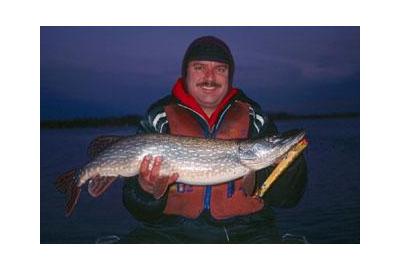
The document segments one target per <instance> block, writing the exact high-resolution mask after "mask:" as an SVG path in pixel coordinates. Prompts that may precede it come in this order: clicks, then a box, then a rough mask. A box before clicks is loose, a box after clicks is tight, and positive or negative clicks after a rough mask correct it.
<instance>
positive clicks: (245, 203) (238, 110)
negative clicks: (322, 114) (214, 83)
mask: <svg viewBox="0 0 400 270" xmlns="http://www.w3.org/2000/svg"><path fill="white" fill-rule="evenodd" d="M164 109H165V112H166V115H167V119H168V123H169V129H170V133H171V134H173V135H183V136H192V137H204V132H203V129H202V127H201V126H200V124H199V123H198V122H197V121H196V119H194V117H193V112H191V111H190V110H189V109H186V108H184V107H182V106H180V105H178V104H171V105H167V106H165V107H164ZM248 130H249V104H247V103H245V102H242V101H236V102H234V103H233V104H232V106H231V107H230V108H229V109H228V110H227V112H226V114H225V118H224V120H223V121H222V123H221V124H220V126H219V128H218V130H217V134H216V138H218V139H244V138H247V135H248ZM253 177H254V175H253ZM242 182H243V181H242V178H240V179H236V180H234V181H233V183H232V182H231V183H224V184H219V185H214V186H211V190H210V191H211V196H210V213H211V215H212V216H213V217H214V218H215V219H227V218H231V217H235V216H241V215H248V214H251V213H254V212H257V211H259V210H261V209H262V208H263V206H264V202H263V200H261V199H256V198H252V197H251V196H247V195H246V194H245V193H244V192H243V190H242ZM229 186H230V187H231V190H229V189H230V187H229ZM232 186H233V190H232ZM205 193H206V187H205V186H190V185H183V184H174V185H172V186H171V187H170V188H169V191H168V199H167V205H166V207H165V210H164V214H168V215H180V216H185V217H187V218H192V219H194V218H197V217H198V216H199V215H200V214H201V212H202V211H203V209H204V199H205Z"/></svg>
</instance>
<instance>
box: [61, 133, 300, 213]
mask: <svg viewBox="0 0 400 270" xmlns="http://www.w3.org/2000/svg"><path fill="white" fill-rule="evenodd" d="M303 139H305V131H304V130H302V129H295V130H290V131H287V132H284V133H280V134H277V135H274V136H268V137H261V138H257V139H245V140H222V139H206V138H197V137H184V136H175V135H169V134H155V133H150V134H137V135H133V136H126V137H122V136H102V137H98V138H96V139H95V140H94V141H92V142H91V143H90V145H89V148H88V154H89V156H90V157H91V161H89V162H88V163H87V164H86V165H84V166H83V167H81V168H80V169H72V170H69V171H67V172H66V173H64V174H62V175H61V176H59V177H58V178H57V180H56V182H55V185H56V188H57V190H58V191H60V192H62V193H65V194H66V206H65V214H66V216H69V215H71V213H72V212H73V210H74V208H75V206H76V204H77V202H78V199H79V195H80V192H81V188H82V186H83V185H85V184H88V192H89V194H90V195H91V196H93V197H98V196H100V195H101V194H103V193H104V192H105V191H106V190H107V189H108V188H109V187H110V185H111V184H112V183H113V182H114V181H115V180H116V179H117V178H119V177H132V176H135V175H138V174H139V168H140V164H141V162H142V160H143V159H144V157H145V156H148V155H151V156H161V157H162V159H163V162H162V165H161V169H160V175H162V176H168V175H171V174H173V173H178V174H179V178H178V179H177V181H176V182H177V183H183V184H188V185H217V184H221V183H225V182H228V181H232V180H235V179H239V178H241V177H244V179H245V178H246V176H248V175H251V174H252V173H254V172H255V171H257V170H260V169H263V168H266V167H269V166H271V165H273V164H276V163H277V162H279V161H280V160H281V159H282V158H283V157H284V156H285V154H286V153H288V151H289V150H290V149H292V148H293V147H294V146H295V145H296V144H298V143H299V142H300V141H302V140H303ZM151 166H152V164H150V167H151ZM163 192H165V190H164V191H163ZM159 195H160V194H154V196H155V197H160V196H159ZM161 195H162V194H161Z"/></svg>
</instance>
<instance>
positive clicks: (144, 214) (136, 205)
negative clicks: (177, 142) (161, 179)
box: [122, 106, 168, 221]
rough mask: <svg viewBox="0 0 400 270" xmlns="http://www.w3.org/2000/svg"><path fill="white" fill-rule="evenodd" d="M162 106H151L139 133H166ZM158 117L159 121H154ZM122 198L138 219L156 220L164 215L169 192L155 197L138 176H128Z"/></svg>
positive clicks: (166, 126)
mask: <svg viewBox="0 0 400 270" xmlns="http://www.w3.org/2000/svg"><path fill="white" fill-rule="evenodd" d="M161 109H162V107H160V106H153V108H152V107H150V109H149V111H148V113H147V115H146V117H145V118H144V119H143V120H142V121H141V123H140V126H139V128H138V130H137V133H165V132H168V125H167V123H168V122H167V121H166V118H163V115H164V114H163V111H162V110H161ZM154 119H157V121H154ZM124 182H125V183H124V186H123V192H122V200H123V203H124V206H125V208H126V209H127V210H128V211H129V213H131V214H132V216H133V217H134V218H135V219H137V220H142V221H155V220H156V219H157V218H159V217H161V216H162V213H163V211H164V208H165V206H166V202H167V196H168V195H167V194H168V192H167V193H166V194H164V196H163V197H161V198H160V199H158V200H157V199H155V198H154V197H153V196H152V195H151V194H149V193H147V192H146V191H144V190H143V189H142V188H141V187H140V185H139V182H138V176H134V177H130V178H126V179H125V181H124Z"/></svg>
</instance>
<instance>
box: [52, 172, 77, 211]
mask: <svg viewBox="0 0 400 270" xmlns="http://www.w3.org/2000/svg"><path fill="white" fill-rule="evenodd" d="M76 175H77V171H76V170H69V171H68V172H66V173H64V174H62V175H60V176H59V177H58V178H57V180H56V182H55V183H54V184H55V186H56V189H57V190H58V191H59V192H61V193H65V201H66V204H65V215H66V216H67V217H68V216H70V215H71V214H72V212H73V211H74V209H75V205H76V204H77V202H78V199H79V195H80V193H81V188H80V187H78V184H77V181H76Z"/></svg>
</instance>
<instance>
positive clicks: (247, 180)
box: [242, 171, 256, 196]
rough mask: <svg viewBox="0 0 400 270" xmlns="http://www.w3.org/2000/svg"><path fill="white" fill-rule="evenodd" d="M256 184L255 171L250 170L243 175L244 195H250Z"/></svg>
mask: <svg viewBox="0 0 400 270" xmlns="http://www.w3.org/2000/svg"><path fill="white" fill-rule="evenodd" d="M255 186H256V179H255V172H254V171H251V172H249V173H248V174H246V175H245V176H243V182H242V188H243V191H244V193H245V194H246V195H248V196H251V195H253V193H254V188H255Z"/></svg>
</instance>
